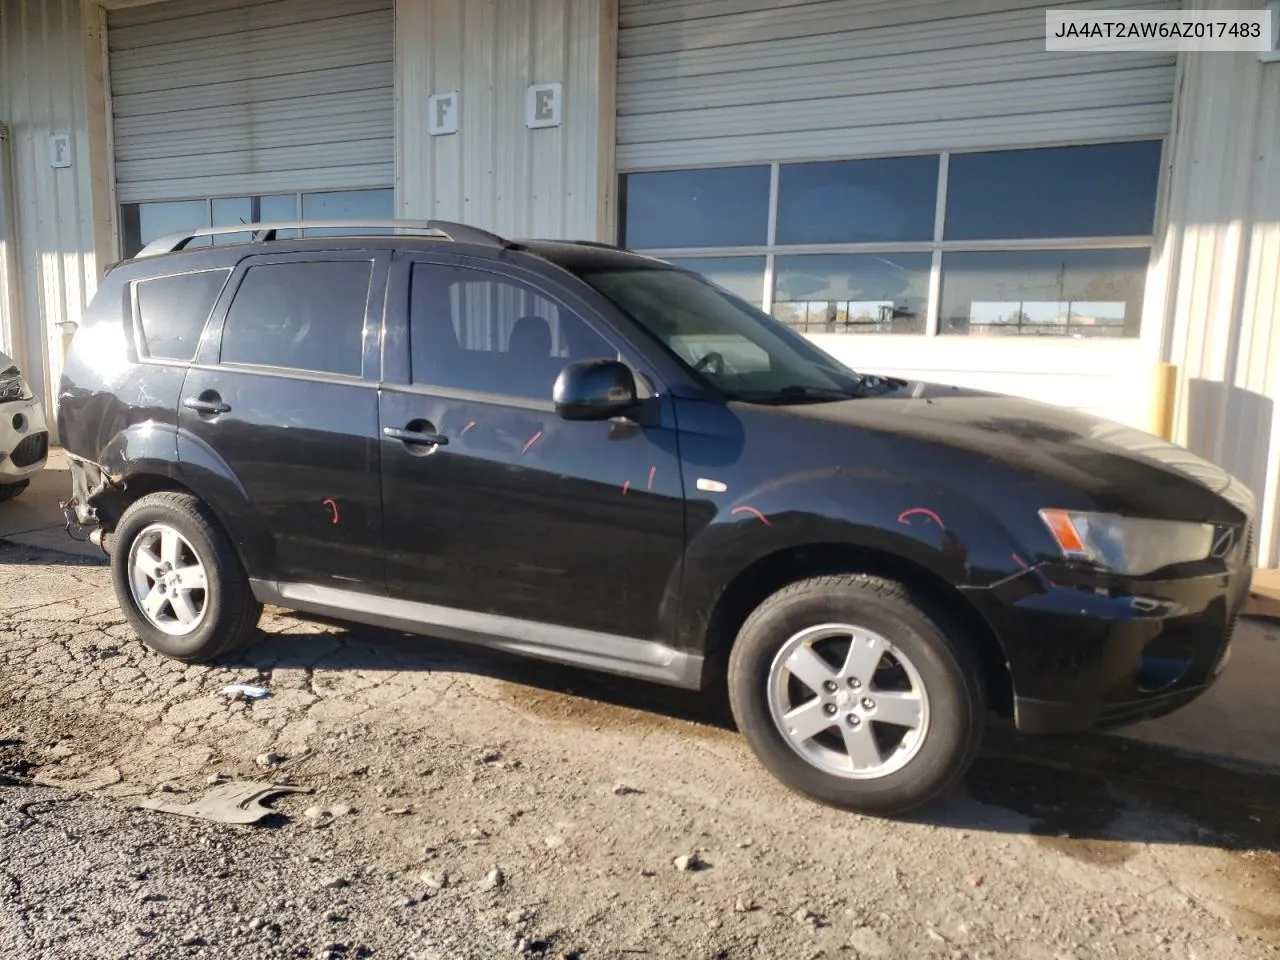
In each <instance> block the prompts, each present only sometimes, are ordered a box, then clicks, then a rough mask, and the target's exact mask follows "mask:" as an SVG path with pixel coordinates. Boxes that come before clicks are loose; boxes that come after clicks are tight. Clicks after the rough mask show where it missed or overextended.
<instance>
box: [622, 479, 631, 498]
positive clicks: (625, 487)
mask: <svg viewBox="0 0 1280 960" xmlns="http://www.w3.org/2000/svg"><path fill="white" fill-rule="evenodd" d="M630 489H631V481H630V480H628V481H627V482H626V483H624V484H623V485H622V495H623V496H624V497H625V496H626V495H627V491H628V490H630Z"/></svg>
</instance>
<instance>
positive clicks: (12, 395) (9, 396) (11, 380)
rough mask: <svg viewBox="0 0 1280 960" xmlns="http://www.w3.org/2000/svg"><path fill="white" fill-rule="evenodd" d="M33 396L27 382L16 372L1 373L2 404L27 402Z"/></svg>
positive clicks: (0, 397) (0, 401) (0, 393)
mask: <svg viewBox="0 0 1280 960" xmlns="http://www.w3.org/2000/svg"><path fill="white" fill-rule="evenodd" d="M30 396H31V388H30V387H28V386H27V381H25V380H23V379H22V376H21V375H20V374H18V373H16V372H14V371H10V372H8V373H0V403H4V402H5V401H6V400H25V399H27V398H28V397H30Z"/></svg>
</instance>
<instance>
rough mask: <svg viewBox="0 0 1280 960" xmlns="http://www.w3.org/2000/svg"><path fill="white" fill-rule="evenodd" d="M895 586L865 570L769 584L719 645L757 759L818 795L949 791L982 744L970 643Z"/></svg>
mask: <svg viewBox="0 0 1280 960" xmlns="http://www.w3.org/2000/svg"><path fill="white" fill-rule="evenodd" d="M944 622H945V617H942V616H938V615H935V614H934V613H932V612H931V611H930V604H928V603H926V602H925V601H924V600H923V599H922V598H919V597H917V596H914V595H913V592H912V590H911V589H910V588H909V587H908V586H907V585H905V584H902V583H899V582H896V581H893V580H887V579H883V578H880V577H875V576H870V575H867V574H848V575H843V576H825V577H816V578H813V579H809V580H802V581H800V582H798V583H794V584H791V585H790V586H788V587H785V588H783V589H782V590H779V591H778V592H777V593H775V594H773V595H772V596H770V597H769V598H768V599H766V600H765V601H764V602H763V603H762V604H760V606H759V607H758V608H757V609H756V610H755V611H754V612H753V613H752V614H751V616H749V617H748V618H747V621H746V623H744V624H743V626H742V629H741V630H740V631H739V633H738V638H737V641H736V642H735V644H734V647H733V650H732V652H731V653H730V657H729V672H728V682H729V700H730V705H731V707H732V710H733V715H734V719H735V720H736V721H737V724H738V728H739V729H740V730H741V731H742V733H743V735H744V736H745V737H746V739H747V742H748V743H749V744H750V746H751V748H752V750H753V751H754V752H755V754H756V756H757V757H758V758H759V760H760V762H761V763H762V764H763V765H764V766H765V767H766V768H767V769H768V770H769V771H770V772H771V773H773V774H774V776H776V777H777V778H778V779H779V780H781V781H782V782H783V783H784V784H786V785H787V786H788V787H790V788H791V789H793V790H795V791H796V792H798V793H801V794H803V795H805V796H807V797H810V798H812V799H814V800H818V801H820V802H822V803H826V804H830V805H832V806H837V807H841V808H844V809H848V810H855V811H858V812H860V813H866V814H871V815H876V816H900V815H903V814H906V813H909V812H911V811H914V810H917V809H919V808H921V807H924V806H926V805H928V804H929V803H931V802H933V801H934V800H936V799H938V798H939V797H940V796H942V795H943V794H944V793H946V792H947V791H948V790H950V789H951V788H952V787H953V786H954V785H955V784H956V783H957V782H958V781H959V780H960V779H961V777H963V775H964V774H965V772H966V771H967V770H968V769H969V766H970V765H971V764H972V762H973V759H974V757H975V756H976V754H977V751H978V748H979V746H980V745H981V741H982V734H983V726H984V723H985V717H986V708H987V701H986V691H985V689H984V685H983V674H982V670H981V668H980V664H979V661H978V657H977V655H976V654H975V652H974V650H973V648H972V646H971V644H970V643H969V642H968V641H967V640H966V639H965V638H964V637H963V636H958V635H956V634H955V632H954V631H951V630H949V629H945V628H944V627H943V625H942V624H943V623H944Z"/></svg>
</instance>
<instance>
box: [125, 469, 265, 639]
mask: <svg viewBox="0 0 1280 960" xmlns="http://www.w3.org/2000/svg"><path fill="white" fill-rule="evenodd" d="M113 539H114V544H113V548H112V551H111V579H112V583H113V585H114V586H115V592H116V599H117V600H118V601H119V603H120V607H121V609H122V610H123V611H124V615H125V617H126V618H127V619H128V621H129V624H130V625H131V626H132V627H133V629H134V632H135V633H137V635H138V636H139V637H140V638H141V639H142V640H143V642H144V643H146V644H147V645H148V646H149V647H151V648H152V649H154V650H156V651H157V652H159V653H162V654H164V655H165V656H167V657H173V658H174V659H176V660H182V661H183V662H185V663H201V662H204V661H208V660H212V659H214V658H215V657H217V656H219V655H221V654H224V653H227V652H229V651H231V650H233V649H235V648H237V647H239V646H242V645H243V644H244V643H246V642H247V641H248V640H249V639H250V638H251V637H252V636H253V633H254V629H255V627H256V626H257V623H258V618H259V616H260V615H261V613H262V604H260V603H259V602H258V601H257V600H255V599H254V596H253V594H252V592H251V591H250V589H249V582H248V579H247V577H246V576H245V573H244V569H243V568H242V567H241V565H240V558H239V557H238V556H237V555H236V552H235V549H234V548H233V547H232V545H231V541H230V540H229V539H228V538H227V535H226V534H225V533H224V532H223V531H222V528H221V527H220V526H219V525H218V522H217V520H216V519H214V517H213V515H212V514H211V513H210V512H209V509H208V507H206V506H205V505H204V504H203V503H201V502H200V500H198V499H197V498H196V497H194V496H192V495H190V494H187V493H178V492H172V491H166V492H162V493H153V494H150V495H148V496H145V497H142V498H141V499H139V500H138V501H137V502H136V503H134V504H132V505H131V506H130V507H129V509H127V510H126V511H125V512H124V515H123V516H122V517H121V518H120V522H119V523H118V524H117V525H116V529H115V533H114V537H113Z"/></svg>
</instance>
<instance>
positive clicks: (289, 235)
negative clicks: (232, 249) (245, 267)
mask: <svg viewBox="0 0 1280 960" xmlns="http://www.w3.org/2000/svg"><path fill="white" fill-rule="evenodd" d="M394 196H395V192H394V191H393V190H391V189H389V188H388V189H382V188H379V189H374V190H333V191H325V192H320V193H308V194H302V195H301V201H302V214H303V216H302V219H306V220H387V219H391V218H392V217H393V216H394V215H395V200H394ZM298 201H299V194H296V193H280V194H271V195H268V196H264V197H215V198H213V199H212V200H209V199H201V200H161V201H150V202H147V203H127V204H124V205H122V206H121V208H120V221H121V228H122V229H121V233H122V237H121V245H122V247H123V251H122V252H123V254H124V256H125V257H132V256H135V255H136V254H137V253H138V251H139V250H141V249H142V248H143V247H144V246H146V245H147V244H148V243H150V242H151V241H153V240H159V239H160V238H161V237H164V236H167V235H168V234H171V233H178V232H181V231H183V230H195V229H198V228H200V227H208V226H214V227H234V226H236V225H237V224H242V223H243V224H250V223H273V222H276V223H278V222H282V221H283V222H288V221H296V220H298V219H299V216H298ZM211 215H212V216H211ZM211 219H212V223H210V220H211ZM390 232H391V231H389V230H368V229H365V230H338V231H329V230H327V231H325V234H326V235H327V236H334V235H342V234H352V233H358V234H363V235H368V234H370V233H390ZM299 235H300V231H297V230H281V231H280V232H279V233H278V234H277V238H278V239H280V240H289V239H293V238H295V237H297V236H299ZM248 236H249V234H248V233H232V234H227V235H224V236H218V237H214V238H212V241H211V240H210V238H209V237H200V238H198V239H195V240H192V241H191V242H190V243H188V244H187V246H188V247H207V246H209V244H210V242H212V243H215V244H219V245H221V244H232V243H243V242H244V241H245V240H246V239H247V238H248Z"/></svg>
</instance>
